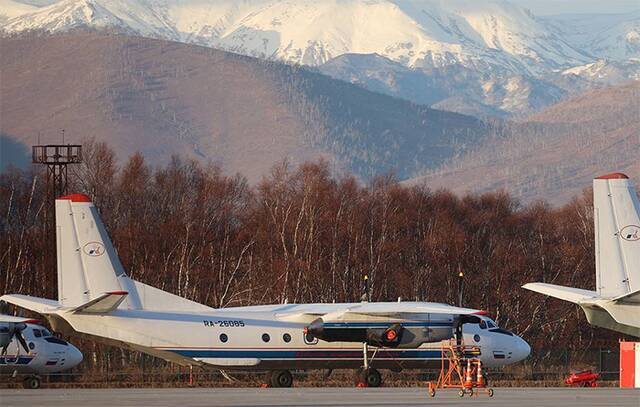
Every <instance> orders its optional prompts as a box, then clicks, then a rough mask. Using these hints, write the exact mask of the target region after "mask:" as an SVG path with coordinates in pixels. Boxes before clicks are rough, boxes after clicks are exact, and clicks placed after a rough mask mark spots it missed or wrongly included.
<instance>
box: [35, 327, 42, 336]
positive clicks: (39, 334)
mask: <svg viewBox="0 0 640 407" xmlns="http://www.w3.org/2000/svg"><path fill="white" fill-rule="evenodd" d="M33 335H34V336H35V337H36V338H40V337H42V332H40V330H39V329H34V330H33Z"/></svg>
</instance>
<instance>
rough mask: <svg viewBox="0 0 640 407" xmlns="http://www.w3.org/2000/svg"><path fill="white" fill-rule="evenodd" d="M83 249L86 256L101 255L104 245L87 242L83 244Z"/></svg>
mask: <svg viewBox="0 0 640 407" xmlns="http://www.w3.org/2000/svg"><path fill="white" fill-rule="evenodd" d="M83 250H84V252H85V253H86V254H87V255H88V256H94V257H97V256H102V255H103V254H104V245H103V244H102V243H100V242H89V243H87V244H86V245H84V248H83Z"/></svg>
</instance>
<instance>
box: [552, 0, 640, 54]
mask: <svg viewBox="0 0 640 407" xmlns="http://www.w3.org/2000/svg"><path fill="white" fill-rule="evenodd" d="M545 20H546V21H547V22H548V23H550V24H551V25H552V26H553V27H554V28H555V29H556V30H557V31H558V32H560V33H561V34H562V36H563V37H564V38H566V39H567V41H569V42H570V43H571V44H573V45H574V46H575V47H577V48H579V49H581V50H583V51H584V52H586V53H588V54H590V55H593V56H594V57H597V58H602V59H607V60H614V61H622V60H626V59H629V58H640V5H639V6H638V11H636V12H635V13H627V14H604V15H602V14H569V15H558V16H552V17H546V18H545Z"/></svg>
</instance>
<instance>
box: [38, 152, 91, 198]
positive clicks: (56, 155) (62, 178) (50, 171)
mask: <svg viewBox="0 0 640 407" xmlns="http://www.w3.org/2000/svg"><path fill="white" fill-rule="evenodd" d="M31 153H32V163H33V164H44V165H46V166H47V195H48V199H49V200H50V202H51V203H52V204H53V202H55V199H56V198H58V197H60V196H63V195H67V194H68V193H69V190H68V185H69V180H68V170H67V167H68V166H69V164H80V163H81V162H82V146H81V145H79V144H48V145H40V146H33V147H32V150H31Z"/></svg>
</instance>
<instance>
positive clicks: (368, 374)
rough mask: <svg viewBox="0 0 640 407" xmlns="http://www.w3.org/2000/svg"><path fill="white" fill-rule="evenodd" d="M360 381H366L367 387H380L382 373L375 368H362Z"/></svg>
mask: <svg viewBox="0 0 640 407" xmlns="http://www.w3.org/2000/svg"><path fill="white" fill-rule="evenodd" d="M360 382H361V383H366V385H367V387H380V385H381V384H382V375H381V374H380V372H379V371H378V370H377V369H374V368H369V369H362V370H361V371H360Z"/></svg>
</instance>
